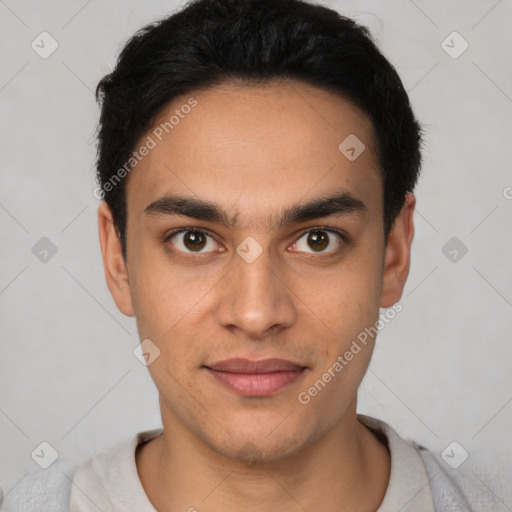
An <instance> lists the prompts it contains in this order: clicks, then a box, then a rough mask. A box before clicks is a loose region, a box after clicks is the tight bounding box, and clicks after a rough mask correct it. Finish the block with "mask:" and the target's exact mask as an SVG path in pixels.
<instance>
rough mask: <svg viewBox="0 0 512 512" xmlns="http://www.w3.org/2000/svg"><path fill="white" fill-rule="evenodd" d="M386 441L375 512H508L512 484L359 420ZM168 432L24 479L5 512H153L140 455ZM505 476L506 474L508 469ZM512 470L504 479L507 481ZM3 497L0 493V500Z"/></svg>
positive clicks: (1, 505)
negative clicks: (144, 445)
mask: <svg viewBox="0 0 512 512" xmlns="http://www.w3.org/2000/svg"><path fill="white" fill-rule="evenodd" d="M358 419H359V421H361V422H362V423H364V424H365V425H367V426H368V427H369V428H371V429H372V430H373V431H374V432H375V433H376V435H380V436H382V439H383V440H384V441H385V442H386V443H387V445H388V447H389V450H390V454H391V474H390V480H389V484H388V488H387V491H386V494H385V496H384V500H383V502H382V504H381V506H380V507H379V509H378V511H377V512H398V511H400V512H413V511H414V512H506V511H510V510H511V509H510V508H509V507H507V506H506V504H505V500H504V499H503V498H502V497H500V496H499V495H498V494H497V492H496V490H498V489H500V488H504V487H507V486H509V485H510V479H509V478H507V476H504V478H503V479H502V480H501V479H498V480H496V479H495V480H494V481H493V480H491V479H490V478H489V477H486V476H485V475H484V480H488V481H489V482H491V483H492V488H490V487H489V485H488V484H485V483H483V481H482V480H481V479H480V478H478V475H477V474H475V473H474V472H473V471H472V470H471V471H469V470H468V469H469V468H466V469H464V468H465V466H466V465H467V464H466V463H464V466H463V467H462V468H458V469H452V468H450V467H449V466H448V465H447V464H446V463H445V462H444V461H443V460H442V459H441V458H440V457H439V455H438V454H435V453H433V452H431V451H429V450H427V449H426V448H424V447H422V446H420V445H418V444H416V443H414V442H408V441H405V440H404V439H402V438H401V437H400V436H399V435H398V434H397V433H396V432H395V431H394V430H393V429H392V428H391V427H390V426H389V425H387V424H386V423H384V422H382V421H380V420H377V419H374V418H370V417H368V416H363V415H358ZM161 433H162V429H154V430H149V431H145V432H140V433H138V434H136V435H135V436H132V437H130V438H128V439H126V440H125V441H123V442H121V443H119V444H118V445H116V446H115V447H114V448H112V449H111V450H110V451H109V452H107V453H102V454H99V455H96V456H94V457H92V458H91V459H89V460H88V461H87V462H85V463H83V464H79V465H78V466H77V465H76V464H75V463H73V462H72V461H70V460H69V459H67V460H66V459H65V458H64V459H59V460H58V461H56V462H55V463H54V464H52V466H50V467H49V468H48V469H46V470H42V469H41V470H38V471H35V472H32V473H31V474H28V475H25V476H24V477H22V478H21V480H20V481H19V482H18V483H17V484H15V486H14V488H11V489H8V490H6V489H5V487H4V495H5V496H4V500H3V501H2V499H1V498H0V510H1V512H43V511H44V512H98V510H101V511H102V512H135V511H136V512H155V509H154V507H153V506H152V505H151V503H150V501H149V499H148V497H147V496H146V493H145V492H144V488H143V487H142V484H141V482H140V479H139V476H138V473H137V466H136V463H135V449H136V447H137V445H138V444H139V443H141V442H144V441H147V440H149V439H152V438H154V437H156V436H158V435H160V434H161ZM504 469H505V468H504ZM509 474H510V473H508V470H507V472H506V474H505V475H509ZM1 495H2V492H1V490H0V496H1Z"/></svg>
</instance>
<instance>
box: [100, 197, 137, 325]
mask: <svg viewBox="0 0 512 512" xmlns="http://www.w3.org/2000/svg"><path fill="white" fill-rule="evenodd" d="M98 229H99V235H100V245H101V255H102V258H103V268H104V270H105V278H106V281H107V286H108V289H109V290H110V293H111V294H112V298H113V299H114V302H115V303H116V306H117V308H118V309H119V311H121V313H123V314H125V315H126V316H133V315H134V313H133V305H132V297H131V293H130V282H129V279H128V270H127V267H126V262H125V261H124V258H123V253H122V250H121V242H120V241H119V236H118V233H117V230H116V228H115V225H114V219H113V217H112V212H111V211H110V208H109V207H108V205H107V203H105V201H103V202H102V203H101V204H100V206H99V207H98Z"/></svg>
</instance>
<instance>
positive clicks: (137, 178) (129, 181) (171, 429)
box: [6, 0, 492, 512]
mask: <svg viewBox="0 0 512 512" xmlns="http://www.w3.org/2000/svg"><path fill="white" fill-rule="evenodd" d="M98 97H99V99H100V100H101V107H102V113H101V120H100V130H99V147H98V178H99V188H98V190H97V191H96V193H97V195H98V196H100V197H101V198H102V199H103V201H102V203H101V205H100V207H99V209H98V220H99V233H100V241H101V249H102V255H103V263H104V268H105V275H106V280H107V284H108V287H109V289H110V291H111V293H112V296H113V299H114V301H115V303H116V305H117V307H118V308H119V310H120V311H121V312H122V313H123V314H125V315H128V316H135V318H136V321H137V326H138V331H139V335H140V340H141V350H142V353H143V356H144V357H145V360H146V363H147V365H148V369H149V372H150V374H151V377H152V378H153V380H154V382H155V385H156V387H157V389H158V392H159V399H160V408H161V415H162V422H163V429H155V430H152V431H149V432H142V433H139V434H137V435H136V436H134V437H133V438H132V439H129V440H127V441H125V442H123V443H121V444H119V445H118V446H116V447H114V448H113V449H112V451H111V452H109V453H106V454H100V455H97V456H95V457H93V458H92V459H91V460H89V461H87V462H85V463H83V464H81V465H79V467H78V468H73V471H72V472H70V473H68V475H69V478H67V479H66V478H65V477H64V476H63V475H61V476H60V479H59V478H57V477H55V478H56V480H55V481H53V482H52V483H51V484H49V483H48V482H50V480H49V479H50V476H47V479H48V480H47V485H48V486H50V487H51V488H52V491H51V496H49V495H48V494H47V495H46V497H44V496H42V495H39V497H37V496H36V493H35V492H34V491H33V490H32V491H31V493H29V494H30V499H27V498H26V497H25V498H24V497H20V498H18V499H19V502H18V503H22V501H21V500H23V499H25V502H24V505H23V507H24V508H23V511H27V510H43V509H44V510H68V509H69V510H71V511H72V512H84V511H92V510H101V511H103V512H106V511H123V512H128V511H137V512H149V511H155V510H157V511H158V512H175V511H187V510H188V511H196V510H197V511H199V512H202V511H223V512H232V511H241V510H251V511H262V512H263V511H265V512H266V511H269V510H280V511H285V512H292V511H304V510H307V511H311V512H312V511H322V512H334V511H336V512H354V511H366V512H370V511H371V512H375V511H379V512H390V511H393V512H396V511H399V510H400V511H413V510H414V511H416V512H431V511H444V510H457V511H464V510H475V508H473V507H472V506H471V504H470V496H469V495H468V494H467V490H464V481H463V480H461V481H460V482H458V481H456V479H455V477H454V476H453V474H451V473H450V474H448V473H447V472H446V471H445V469H444V468H443V467H442V466H441V465H440V464H439V463H438V462H437V460H436V459H435V457H434V456H433V455H432V454H431V453H430V452H428V450H426V449H425V448H422V447H420V446H419V445H417V444H414V443H408V442H406V441H404V440H403V439H401V438H400V437H399V436H398V435H397V434H396V432H395V431H394V430H393V429H392V428H391V427H389V426H388V425H386V424H385V423H383V422H380V421H378V420H376V419H373V418H370V417H366V416H362V415H358V414H357V412H356V404H357V390H358V387H359V385H360V383H361V381H362V379H363V377H364V374H365V372H366V370H367V368H368V365H369V362H370V358H371V354H372V351H373V348H374V345H375V341H376V334H377V331H378V326H379V322H382V321H384V320H383V317H381V315H380V309H381V308H391V309H389V311H394V312H395V313H396V311H399V310H400V308H401V307H400V303H399V300H400V298H401V294H402V291H403V288H404V285H405V282H406V279H407V275H408V272H409V265H410V249H411V243H412V240H413V235H414V226H413V212H414V208H415V198H414V195H413V190H414V187H415V184H416V182H417V179H418V175H419V169H420V160H421V158H420V144H421V129H420V126H419V124H418V122H417V121H416V119H415V117H414V115H413V113H412V110H411V107H410V104H409V101H408V98H407V94H406V93H405V91H404V88H403V86H402V83H401V81H400V79H399V77H398V75H397V74H396V71H395V70H394V68H393V67H392V66H391V64H390V63H389V62H388V61H387V60H386V59H385V58H384V57H383V56H382V54H381V53H380V52H379V50H378V49H377V48H376V46H375V45H374V43H373V42H372V41H371V38H370V35H369V33H368V32H367V30H365V29H364V28H362V27H360V26H358V25H357V24H355V23H354V22H353V21H352V20H350V19H347V18H344V17H341V16H340V15H338V14H337V13H335V12H334V11H332V10H329V9H327V8H324V7H320V6H315V5H312V4H308V3H305V2H302V1H299V0H277V1H276V0H272V1H270V0H258V1H254V0H198V1H195V2H191V3H190V4H188V5H187V7H186V8H185V9H183V10H182V11H180V12H178V13H176V14H174V15H172V16H170V17H168V18H166V19H164V20H162V21H160V22H158V23H155V24H153V25H150V26H148V27H146V28H144V29H143V30H141V31H140V32H138V33H137V34H136V35H135V36H134V37H133V38H132V39H131V40H130V41H129V42H128V44H127V45H126V46H125V47H124V49H123V51H122V53H121V54H120V57H119V60H118V63H117V66H116V68H115V69H114V71H113V72H112V73H111V74H109V75H107V76H106V77H104V78H103V80H102V81H101V82H100V84H99V86H98ZM55 474H56V473H55V472H54V473H48V475H55ZM25 489H26V487H25ZM25 492H27V493H28V491H25ZM20 493H21V491H19V492H18V495H19V494H20ZM10 499H11V500H13V501H11V503H14V500H15V499H16V497H15V496H14V495H13V496H12V497H11V498H10ZM8 506H10V505H9V504H8V503H6V510H7V507H8ZM482 506H483V508H482V510H492V506H491V505H490V504H489V503H486V504H483V505H482ZM14 507H15V505H12V509H13V510H14ZM470 507H471V508H470ZM19 510H21V508H20V509H19Z"/></svg>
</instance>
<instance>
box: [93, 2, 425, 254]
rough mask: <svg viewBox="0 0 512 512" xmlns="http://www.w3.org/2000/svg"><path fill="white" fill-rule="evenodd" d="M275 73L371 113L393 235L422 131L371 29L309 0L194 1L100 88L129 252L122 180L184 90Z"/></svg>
mask: <svg viewBox="0 0 512 512" xmlns="http://www.w3.org/2000/svg"><path fill="white" fill-rule="evenodd" d="M272 79H278V80H290V79H291V80H298V81H302V82H304V83H307V84H309V85H313V86H316V87H318V88H320V89H323V90H325V91H328V92H331V93H334V94H337V95H339V96H341V97H343V98H344V99H345V100H348V101H350V102H352V103H353V104H355V105H356V106H357V107H359V109H361V110H362V111H363V112H364V113H365V114H366V115H367V116H368V117H369V119H370V120H371V122H372V125H373V128H374V133H375V137H376V141H373V142H374V143H375V147H376V150H377V157H378V164H379V167H380V169H381V172H382V183H383V190H384V197H383V201H384V212H383V218H384V223H383V224H384V225H383V229H384V234H385V237H386V239H387V237H388V235H389V231H390V229H391V227H392V225H393V222H394V220H395V218H396V216H397V215H398V213H399V212H400V210H401V208H402V206H403V204H404V201H405V194H406V193H407V192H409V191H411V192H412V191H413V189H414V187H415V185H416V182H417V179H418V176H419V172H420V166H421V151H420V147H421V142H422V139H421V132H422V128H421V126H420V124H419V123H418V122H417V120H416V119H415V116H414V114H413V111H412V108H411V105H410V103H409V98H408V96H407V92H406V91H405V89H404V86H403V84H402V82H401V80H400V77H399V76H398V73H397V72H396V70H395V68H394V67H393V65H392V64H391V63H390V62H389V61H388V60H387V59H386V58H385V57H384V56H383V54H382V53H381V52H380V51H379V49H378V48H377V46H376V45H375V43H374V42H373V39H372V36H371V34H370V32H369V30H368V29H367V28H366V27H364V26H362V25H359V24H357V23H356V22H355V21H354V20H352V19H350V18H347V17H344V16H342V15H340V14H339V13H337V12H336V11H334V10H332V9H329V8H327V7H324V6H320V5H313V4H310V3H308V2H306V1H302V0H193V1H190V2H188V3H187V4H186V5H185V6H184V7H183V8H182V9H181V10H179V11H177V12H175V13H173V14H171V15H169V16H167V17H165V18H163V19H161V20H159V21H157V22H155V23H151V24H149V25H147V26H145V27H144V28H142V29H140V30H139V31H138V32H137V33H136V34H135V35H134V36H133V37H131V39H129V41H128V42H127V43H126V45H125V46H124V47H123V49H122V50H121V52H120V54H119V57H118V60H117V63H116V66H115V68H114V70H113V71H112V72H111V73H109V74H107V75H106V76H104V77H103V78H102V79H101V81H100V82H99V84H98V86H97V89H96V99H97V100H98V102H99V103H100V106H101V116H100V121H99V125H98V154H97V178H98V182H99V187H98V189H97V190H99V191H100V198H102V199H104V200H105V201H106V202H107V204H108V206H109V208H110V210H111V212H112V215H113V218H114V223H115V226H116V228H117V230H118V233H119V237H120V241H121V245H122V247H123V255H124V256H125V257H126V197H125V184H126V180H125V179H121V178H122V177H124V176H126V174H127V172H129V171H130V169H131V167H133V165H134V164H135V161H134V159H133V158H132V159H131V160H130V158H131V157H132V154H133V152H134V150H135V148H136V145H137V143H138V142H139V141H140V140H141V137H142V136H143V135H144V134H146V133H147V132H148V130H149V129H150V128H152V125H153V123H154V122H155V119H156V118H157V116H158V115H159V114H160V112H161V111H162V110H163V108H164V107H165V106H166V105H167V104H168V103H169V102H170V101H171V100H173V98H175V97H177V96H180V95H182V94H191V93H193V91H197V90H200V89H206V88H208V87H211V86H215V85H219V84H222V83H230V82H238V83H240V82H242V83H246V84H248V85H254V84H256V85H258V84H264V83H266V82H269V81H270V80H272ZM340 142H341V141H340ZM130 161H133V162H132V165H131V166H128V167H127V162H130ZM122 169H124V172H120V171H121V170H122ZM116 173H117V174H116Z"/></svg>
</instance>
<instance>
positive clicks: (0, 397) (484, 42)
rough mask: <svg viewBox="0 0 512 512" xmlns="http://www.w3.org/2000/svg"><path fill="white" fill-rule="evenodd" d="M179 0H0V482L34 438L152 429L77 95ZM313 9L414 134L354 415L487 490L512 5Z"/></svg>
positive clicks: (145, 380)
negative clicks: (384, 426)
mask: <svg viewBox="0 0 512 512" xmlns="http://www.w3.org/2000/svg"><path fill="white" fill-rule="evenodd" d="M178 5H179V3H178V2H172V1H167V2H166V1H157V0H152V1H148V0H146V1H144V2H142V1H126V0H125V1H120V0H114V1H109V2H101V1H99V0H91V1H88V2H86V1H83V0H74V1H69V0H67V1H64V0H60V1H53V2H49V1H47V2H45V1H39V2H31V1H27V0H16V1H14V0H5V1H2V0H0V39H1V41H2V49H3V51H2V57H1V61H2V65H1V67H0V127H1V142H2V152H1V173H0V237H1V240H0V241H1V267H0V312H1V327H0V328H1V331H0V336H1V343H2V344H1V357H0V432H1V436H0V482H1V484H2V487H3V488H4V492H8V491H9V490H10V489H12V488H14V486H15V485H16V484H17V483H18V482H19V481H20V480H21V479H22V478H24V476H25V475H26V474H27V472H29V471H34V470H36V469H38V466H37V465H36V463H35V462H34V460H33V459H32V458H31V453H32V451H33V450H34V449H35V448H36V447H38V445H39V444H40V443H41V442H42V441H47V442H48V443H50V444H51V445H52V446H53V447H54V448H55V449H56V450H57V451H58V453H59V455H60V458H61V459H62V460H64V459H69V460H75V461H80V460H84V459H86V458H88V457H90V456H91V455H92V454H93V453H97V452H99V451H102V450H105V449H107V448H108V447H110V446H112V445H113V444H115V443H117V442H118V441H120V440H122V439H125V438H126V437H128V436H131V435H133V434H134V433H135V432H137V431H140V430H145V429H150V428H154V427H158V426H160V425H161V423H160V417H159V410H158V402H157V394H156V390H155V387H154V385H153V384H152V382H151V380H150V378H149V375H148V372H147V369H146V368H145V367H144V366H143V365H142V364H141V363H140V362H139V361H138V360H137V359H136V358H135V357H134V355H133V349H134V348H135V346H136V344H137V343H138V337H137V333H136V328H135V322H134V320H133V319H129V318H125V317H123V316H122V315H121V314H120V313H119V312H118V311H117V309H116V307H115V305H114V303H113V301H112V299H111V297H110V295H109V292H108V290H107V287H106V285H105V282H104V276H103V269H102V265H101V259H100V251H99V244H98V236H97V227H96V208H97V205H98V201H97V200H96V199H95V198H94V197H93V195H92V190H93V188H94V186H95V183H94V158H95V155H94V151H95V141H94V131H95V125H96V122H97V120H98V108H97V106H96V104H95V100H94V95H93V91H94V89H95V86H96V84H97V82H98V80H99V79H100V78H101V77H102V76H103V75H104V74H105V73H107V72H108V71H109V70H110V69H111V66H112V65H113V63H114V59H115V57H116V55H117V52H118V49H119V46H120V45H121V44H122V43H123V42H124V41H125V40H126V39H127V38H128V37H129V36H130V35H131V34H132V33H133V32H134V31H135V30H136V29H138V28H140V27H141V26H142V25H143V24H145V23H147V22H149V21H151V20H154V19H155V18H157V17H159V16H160V15H162V14H164V13H167V12H169V11H170V10H172V9H175V8H176V7H177V6H178ZM324 5H327V6H329V7H332V8H334V9H336V10H338V11H339V12H341V13H344V14H347V15H349V16H353V17H354V18H355V19H356V20H358V21H359V22H361V23H363V24H366V25H368V26H369V27H370V28H371V30H372V33H373V34H374V36H375V38H376V39H377V42H378V44H379V46H380V47H381V48H382V50H383V51H384V53H385V54H386V56H387V57H388V58H389V59H390V60H391V62H392V63H393V64H394V65H395V66H396V67H397V69H398V71H399V73H400V75H401V77H402V79H403V82H404V84H405V87H406V89H407V90H408V91H409V93H410V98H411V101H412V103H413V107H414V109H415V112H416V114H417V116H418V117H419V119H420V121H421V122H422V124H423V125H424V127H425V129H426V130H427V134H426V139H425V145H426V148H425V151H424V158H425V161H424V167H423V174H422V177H421V180H420V183H419V186H418V188H417V190H416V196H417V200H418V209H417V212H416V214H415V222H416V237H415V241H414V244H413V249H412V261H413V263H412V268H411V273H410V277H409V280H408V284H407V287H406V290H405V293H404V297H403V299H402V303H403V305H404V309H403V311H402V312H401V313H399V315H398V316H397V317H396V318H395V319H394V320H393V322H391V324H390V325H388V326H387V327H385V329H383V330H382V332H381V333H380V336H379V340H378V344H377V348H376V351H375V355H374V359H373V361H372V364H371V367H370V370H369V372H368V374H367V376H366V378H365V380H364V382H363V385H362V387H361V390H360V406H359V411H360V412H362V413H365V414H370V415H374V416H376V417H378V418H381V419H383V420H385V421H387V422H389V423H390V424H391V425H392V426H394V427H395V429H396V430H397V431H398V432H399V433H400V434H401V435H402V436H404V437H406V438H409V439H414V440H416V441H418V442H420V443H422V444H424V445H425V446H427V447H429V448H430V449H432V450H435V451H438V452H441V451H442V450H443V449H444V448H446V447H447V446H448V445H449V444H450V443H451V442H452V441H457V442H458V443H459V444H460V445H461V446H462V447H463V448H464V449H465V450H467V452H468V453H469V459H468V461H467V462H466V463H465V464H469V462H471V463H473V464H475V466H474V472H473V475H474V478H475V479H479V480H481V481H483V482H484V483H485V484H486V485H487V486H488V487H489V492H491V493H495V494H498V495H500V492H502V491H503V489H500V485H499V484H498V483H497V480H496V473H498V472H499V471H502V470H503V465H504V463H505V461H506V460H507V459H508V460H512V459H511V458H512V442H511V441H510V430H511V422H512V404H511V402H512V385H511V384H512V377H511V371H510V369H511V363H512V355H511V350H510V349H511V343H510V331H511V328H512V314H511V313H512V272H511V268H512V266H511V258H510V254H511V249H512V237H511V229H510V226H511V220H512V173H511V172H510V166H511V163H510V160H511V158H510V157H511V150H510V145H511V134H512V130H511V127H512V121H511V119H512V99H511V98H512V71H511V66H510V62H511V53H512V52H511V49H512V36H511V32H512V31H511V28H510V27H511V26H512V2H511V1H507V0H501V1H495V0H489V1H487V0H482V1H458V2H454V1H446V0H443V1H429V2H427V1H425V0H416V1H415V2H413V1H409V0H395V1H386V2H382V1H380V2H379V1H365V0H359V1H357V2H356V1H346V2H341V1H328V2H324ZM42 31H47V32H48V33H50V34H51V36H52V37H53V38H54V39H55V40H56V41H57V42H58V45H59V46H58V49H57V50H56V51H55V52H54V53H53V54H52V55H51V56H49V57H48V58H46V59H43V58H41V57H40V56H39V55H38V54H37V53H36V52H35V51H34V50H33V49H32V48H31V43H32V41H34V40H35V41H36V43H37V41H40V40H41V38H40V37H39V34H40V33H41V32H42ZM453 31H457V32H458V33H459V34H460V35H461V36H462V37H463V38H464V40H466V41H467V43H468V44H469V47H468V49H467V50H466V51H465V52H464V53H462V55H460V56H458V58H453V56H454V54H455V53H454V52H458V51H460V50H461V49H462V48H463V47H462V44H463V41H462V40H461V39H457V37H458V36H455V39H454V38H453V36H451V37H450V38H448V39H447V42H446V43H444V45H442V42H443V41H444V40H445V39H446V38H447V36H448V35H449V34H451V33H452V32H453ZM39 44H41V43H39ZM447 45H448V46H451V47H452V48H447ZM443 46H444V48H445V49H448V50H449V51H450V52H451V53H452V56H450V55H449V54H448V53H447V52H446V51H445V49H443ZM45 48H46V49H48V48H49V46H48V44H47V43H46V44H45ZM42 237H47V238H48V239H50V240H51V242H52V243H53V244H54V245H55V246H56V248H57V253H56V254H55V255H54V256H53V257H51V254H52V253H51V252H50V253H48V256H47V259H48V261H46V262H42V261H40V259H38V258H37V257H36V255H34V254H33V252H32V248H33V247H34V245H35V244H36V243H37V242H38V241H39V240H40V239H41V238H42ZM452 237H457V239H458V240H459V241H460V242H457V241H456V244H459V247H458V248H457V247H456V246H453V247H452V246H448V248H447V249H445V253H447V254H448V256H449V257H447V256H446V255H445V254H444V253H443V247H445V244H447V242H448V241H449V240H450V239H451V238H452ZM41 243H43V244H44V242H41ZM460 243H463V244H464V245H465V246H466V247H467V249H468V252H467V253H466V254H465V255H463V256H462V252H461V250H460V248H461V247H462V246H460ZM454 248H455V250H457V251H458V252H457V256H458V261H455V262H454V261H451V260H450V258H452V259H453V256H454V253H453V252H452V255H450V254H449V252H450V251H453V249H454ZM40 250H41V249H40ZM35 252H37V251H35ZM43 254H44V253H43ZM39 256H40V257H42V255H39ZM462 467H463V466H462ZM500 468H501V469H500ZM509 481H510V480H509ZM502 499H504V500H506V499H507V498H502ZM508 499H510V498H508ZM506 506H507V509H508V510H512V500H510V501H507V502H506ZM504 510H505V508H504Z"/></svg>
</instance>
